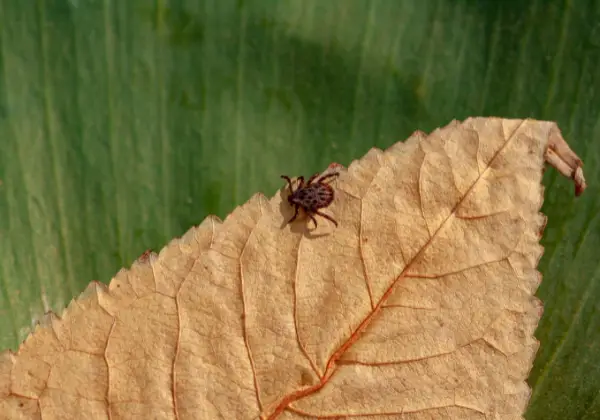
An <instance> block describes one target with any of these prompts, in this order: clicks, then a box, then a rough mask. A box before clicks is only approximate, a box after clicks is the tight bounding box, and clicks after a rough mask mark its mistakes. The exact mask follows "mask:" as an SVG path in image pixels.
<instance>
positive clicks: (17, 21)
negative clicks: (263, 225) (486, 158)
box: [0, 0, 600, 420]
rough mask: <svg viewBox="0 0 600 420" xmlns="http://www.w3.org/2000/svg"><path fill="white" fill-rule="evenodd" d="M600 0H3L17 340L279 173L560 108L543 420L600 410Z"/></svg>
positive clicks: (1, 176)
mask: <svg viewBox="0 0 600 420" xmlns="http://www.w3.org/2000/svg"><path fill="white" fill-rule="evenodd" d="M599 21H600V3H599V2H594V1H591V0H569V1H551V0H547V1H542V0H534V1H531V2H518V1H494V0H486V1H484V0H481V1H475V0H433V1H420V2H414V1H394V0H379V1H377V0H372V1H366V0H327V1H324V0H281V1H276V0H253V1H250V0H247V1H242V0H239V1H229V0H157V1H156V2H150V1H148V0H127V1H124V0H103V1H102V0H46V1H43V0H38V1H35V2H34V1H25V0H21V1H9V0H5V1H1V2H0V22H1V28H0V41H1V46H2V51H1V54H0V59H1V61H0V74H1V76H2V77H0V180H1V181H0V182H1V183H0V252H1V254H0V255H1V256H2V257H0V279H1V281H0V347H2V348H6V347H10V348H16V346H17V345H18V343H19V341H20V340H22V339H23V338H24V337H25V336H26V333H27V331H29V330H28V328H29V327H30V326H31V324H32V320H35V319H37V318H39V317H40V315H41V314H42V313H43V312H44V311H45V310H48V309H54V310H57V311H58V312H59V313H60V311H61V309H62V308H63V307H64V305H65V304H66V303H68V301H69V300H70V299H71V298H72V297H74V296H76V295H77V294H78V293H80V292H81V291H82V290H83V289H84V287H85V285H86V284H87V283H88V282H89V281H90V280H93V279H98V280H101V281H105V282H107V281H109V279H110V278H111V276H112V275H113V274H114V273H115V272H116V271H117V270H118V269H119V268H120V267H122V266H129V265H130V264H131V262H132V261H133V260H134V259H135V258H136V257H137V256H138V255H139V254H141V253H142V252H143V251H144V250H146V249H147V248H153V249H160V248H161V247H162V246H163V245H164V244H165V243H166V242H167V241H168V240H169V239H170V238H172V237H174V236H178V235H181V234H182V233H183V232H184V231H186V230H187V229H188V228H189V227H190V226H192V225H193V224H197V223H199V222H200V221H201V220H202V219H203V218H204V217H205V216H207V215H208V214H211V213H215V214H217V215H219V216H220V217H224V216H225V215H227V214H228V213H229V212H230V211H231V210H232V209H233V208H234V206H235V205H239V204H241V203H242V202H244V201H245V200H246V199H248V198H249V197H250V196H251V195H252V194H253V193H255V192H257V191H263V192H265V193H266V194H267V195H270V194H272V193H273V192H274V190H275V189H276V188H278V187H280V186H281V185H282V184H281V180H280V179H279V174H281V173H290V174H310V173H312V172H314V171H317V170H321V169H323V168H324V167H326V166H327V165H328V164H329V163H331V162H339V163H342V164H346V165H347V164H348V163H350V161H351V160H352V159H355V158H358V157H360V156H362V155H363V154H364V153H365V152H366V151H367V150H368V149H369V148H371V147H373V146H378V147H386V146H388V145H390V144H392V143H394V142H395V141H398V140H401V139H404V138H406V137H407V136H408V135H409V134H410V133H411V132H412V131H414V130H415V129H422V130H424V131H430V130H432V129H433V128H435V127H438V126H441V125H445V124H446V123H448V122H449V121H450V120H452V119H464V118H466V117H468V116H475V115H489V116H502V117H519V118H522V117H533V118H537V119H545V120H554V121H557V122H558V123H559V126H560V127H561V128H562V130H563V134H564V136H565V138H566V139H567V141H568V142H569V143H570V145H571V146H572V148H573V149H574V150H575V151H576V152H577V153H578V154H579V155H580V156H581V157H582V159H583V160H584V162H585V163H586V165H585V173H586V177H587V179H588V184H589V185H590V187H589V189H588V190H587V191H586V193H585V194H584V195H583V196H582V197H581V198H579V199H575V198H574V196H573V191H572V186H571V185H570V184H569V182H568V181H567V180H563V179H560V178H559V177H558V176H557V174H556V172H554V171H549V172H548V173H547V175H546V178H545V182H546V186H547V191H546V201H545V204H544V208H543V211H544V212H545V213H546V214H547V215H548V227H547V229H546V236H545V238H544V239H543V244H544V245H545V247H546V253H545V255H544V257H543V259H542V261H541V264H540V271H541V272H542V273H543V275H544V281H543V283H542V286H541V287H540V289H539V291H538V296H539V297H540V298H541V299H542V300H543V301H544V303H545V313H544V316H543V318H542V322H541V324H540V327H539V328H538V330H537V337H538V338H539V340H540V341H541V347H540V350H539V352H538V357H537V359H536V362H535V365H534V368H533V371H532V373H531V376H530V379H529V383H530V384H531V385H533V386H534V391H533V395H532V401H531V406H530V408H529V411H528V414H527V418H528V419H529V420H534V419H540V420H541V419H543V420H549V419H586V420H592V419H597V418H600V364H599V363H598V360H600V306H599V303H598V302H599V301H600V281H599V280H600V265H599V258H598V249H600V233H599V232H600V216H599V215H600V198H599V197H600V194H599V190H598V185H599V181H600V179H599V178H600V172H599V170H598V163H599V158H600V146H598V143H597V139H598V138H600V124H599V123H600V119H599V116H600V77H598V76H597V75H598V74H599V73H598V68H600V29H599V28H600V26H598V23H597V22H599Z"/></svg>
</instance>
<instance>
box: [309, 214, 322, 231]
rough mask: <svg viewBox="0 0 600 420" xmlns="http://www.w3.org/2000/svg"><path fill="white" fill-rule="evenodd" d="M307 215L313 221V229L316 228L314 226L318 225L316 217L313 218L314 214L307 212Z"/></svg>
mask: <svg viewBox="0 0 600 420" xmlns="http://www.w3.org/2000/svg"><path fill="white" fill-rule="evenodd" d="M308 217H310V218H311V220H312V221H313V223H314V224H315V229H316V228H317V226H319V225H318V224H317V219H315V216H313V215H312V214H309V215H308Z"/></svg>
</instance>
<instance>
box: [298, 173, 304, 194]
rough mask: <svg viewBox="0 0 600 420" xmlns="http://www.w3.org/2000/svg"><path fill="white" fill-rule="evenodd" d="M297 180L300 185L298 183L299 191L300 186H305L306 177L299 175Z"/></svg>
mask: <svg viewBox="0 0 600 420" xmlns="http://www.w3.org/2000/svg"><path fill="white" fill-rule="evenodd" d="M297 181H298V185H296V191H298V190H299V189H300V188H302V187H304V177H303V176H299V177H298V179H297Z"/></svg>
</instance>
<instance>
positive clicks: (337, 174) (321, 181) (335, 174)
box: [319, 172, 340, 184]
mask: <svg viewBox="0 0 600 420" xmlns="http://www.w3.org/2000/svg"><path fill="white" fill-rule="evenodd" d="M335 176H340V173H339V172H334V173H332V174H327V175H325V176H324V177H323V178H321V179H320V180H319V182H320V183H322V184H327V182H323V181H325V180H326V179H329V178H333V177H335Z"/></svg>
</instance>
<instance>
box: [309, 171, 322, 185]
mask: <svg viewBox="0 0 600 420" xmlns="http://www.w3.org/2000/svg"><path fill="white" fill-rule="evenodd" d="M319 175H320V174H319V173H318V172H317V173H316V174H314V175H313V176H311V177H310V178H308V182H307V183H306V185H310V184H312V182H313V181H314V180H315V179H316V178H317V177H318V176H319Z"/></svg>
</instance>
